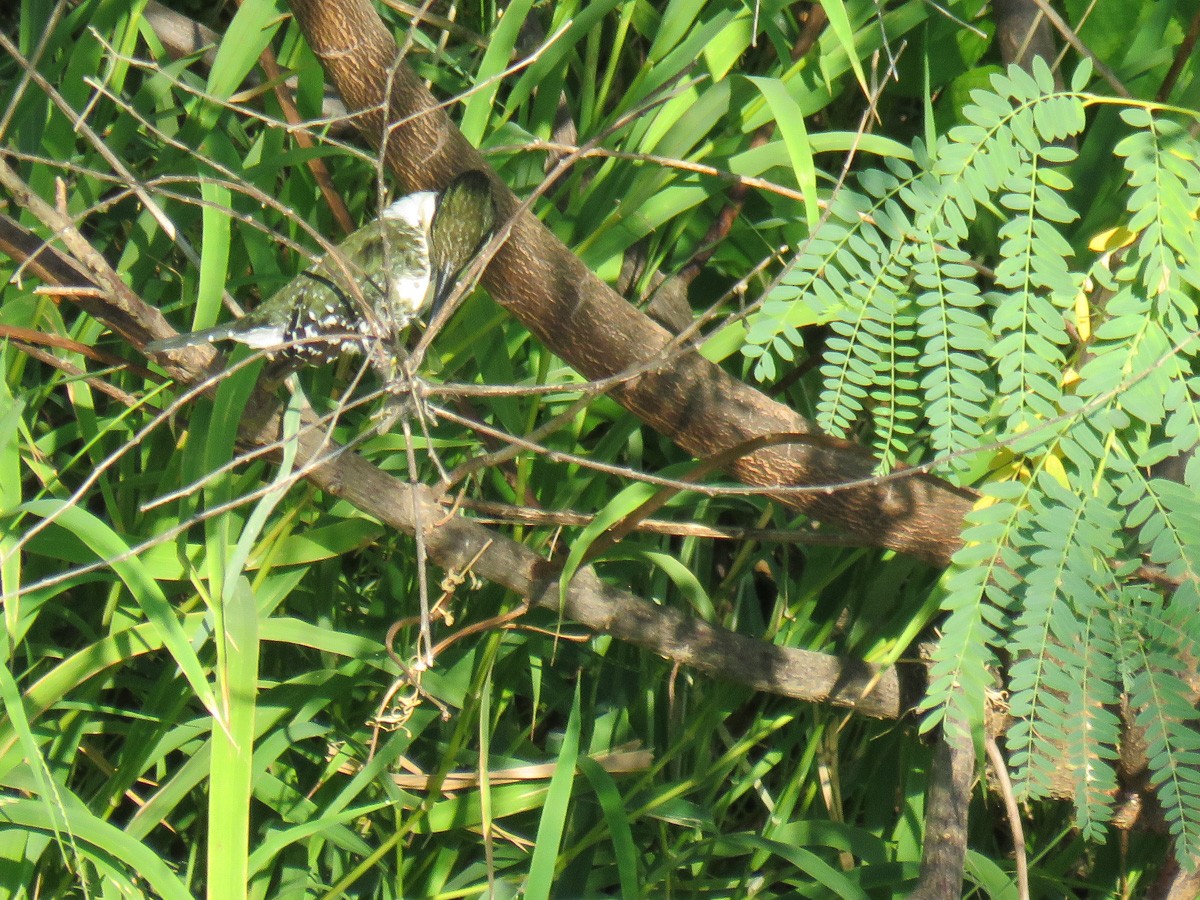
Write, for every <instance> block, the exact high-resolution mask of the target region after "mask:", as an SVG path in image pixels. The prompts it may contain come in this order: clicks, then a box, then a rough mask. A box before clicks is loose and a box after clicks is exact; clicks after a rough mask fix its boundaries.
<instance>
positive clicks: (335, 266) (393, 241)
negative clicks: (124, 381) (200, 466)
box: [146, 170, 496, 363]
mask: <svg viewBox="0 0 1200 900" xmlns="http://www.w3.org/2000/svg"><path fill="white" fill-rule="evenodd" d="M495 220H496V206H495V201H494V200H493V198H492V189H491V185H490V184H489V183H488V179H487V176H486V175H484V174H483V173H482V172H480V171H478V170H472V171H469V172H464V173H462V174H461V175H458V176H456V177H455V178H454V180H453V181H451V182H450V184H449V185H448V186H447V187H446V189H445V190H443V191H441V192H435V191H418V192H417V193H414V194H409V195H408V196H406V197H401V198H400V199H399V200H397V201H396V202H394V203H392V204H391V205H390V206H388V207H387V208H386V209H385V210H384V211H383V213H382V214H381V215H380V217H379V219H378V220H376V221H374V222H372V223H370V224H369V225H364V226H363V227H362V228H360V229H359V230H358V231H356V232H354V233H353V234H352V235H350V236H349V237H347V238H346V239H345V240H344V241H343V242H342V243H341V244H340V245H339V246H338V248H337V252H336V253H330V254H329V255H327V256H326V257H325V258H324V259H322V260H321V261H320V262H318V263H316V264H315V265H313V266H312V267H311V268H309V269H307V270H306V271H304V272H302V273H301V274H300V275H298V276H297V277H296V278H295V279H293V280H292V281H291V282H289V283H288V284H287V285H285V286H284V287H282V288H280V289H279V290H278V291H277V292H276V293H275V294H273V295H272V296H271V297H270V298H269V299H267V300H265V301H263V302H262V303H260V304H259V305H258V306H257V307H255V308H254V309H253V310H252V311H250V312H248V313H247V314H246V315H244V316H242V317H241V318H240V319H235V320H234V321H232V322H229V323H227V324H224V325H217V326H215V327H213V328H205V329H202V330H200V331H193V332H189V333H188V334H181V335H176V336H175V337H173V338H167V339H166V340H161V341H151V342H150V343H148V344H147V345H146V350H147V351H149V352H151V353H159V352H162V351H164V350H179V349H181V348H183V347H192V346H195V345H196V344H203V343H210V342H214V341H225V340H232V341H238V342H240V343H243V344H247V345H248V346H250V347H256V348H259V349H265V350H267V351H268V355H269V356H270V357H271V358H277V359H283V360H285V361H287V362H298V363H306V362H328V361H330V360H332V359H335V358H336V357H337V356H338V355H339V354H340V353H342V352H344V351H345V352H366V351H367V349H368V347H369V345H370V344H371V342H373V341H376V340H380V341H383V342H384V347H385V349H386V352H388V353H392V352H393V351H392V348H393V347H394V346H395V344H396V342H397V341H398V339H399V336H400V334H401V333H402V331H403V330H404V328H405V327H407V326H408V324H409V323H410V322H412V320H413V319H415V318H416V317H417V316H419V315H420V314H421V313H422V312H423V311H424V310H425V309H426V308H432V309H434V310H436V309H437V307H438V306H439V305H440V304H441V303H442V302H443V301H444V300H445V299H446V297H447V296H448V295H449V294H450V293H451V291H452V290H453V288H454V283H455V280H456V279H457V277H458V275H459V273H460V272H461V271H462V269H463V267H464V266H466V264H467V263H468V262H469V261H470V260H471V257H473V256H474V255H475V253H476V252H478V251H479V249H480V248H481V247H482V246H483V244H484V243H485V242H487V240H488V239H489V238H490V237H491V235H492V231H493V229H494V227H495ZM351 278H353V280H354V283H355V284H356V286H357V289H356V290H350V289H346V287H345V286H346V285H348V284H349V280H350V279H351ZM360 298H361V299H360ZM363 301H365V302H366V309H364V308H363V307H362V305H361V304H362V302H363Z"/></svg>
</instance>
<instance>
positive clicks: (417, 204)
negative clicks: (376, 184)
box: [382, 191, 438, 234]
mask: <svg viewBox="0 0 1200 900" xmlns="http://www.w3.org/2000/svg"><path fill="white" fill-rule="evenodd" d="M437 198H438V195H437V194H436V193H435V192H433V191H417V192H416V193H415V194H409V195H408V196H407V197H401V198H400V199H399V200H397V201H396V202H395V203H393V204H392V205H391V206H389V207H388V208H387V209H385V210H384V211H383V213H382V218H384V219H399V220H400V221H402V222H404V223H405V224H406V225H411V226H412V227H413V228H417V229H420V230H421V231H422V232H423V233H425V234H428V233H429V226H430V224H431V223H432V222H433V214H434V212H436V211H437Z"/></svg>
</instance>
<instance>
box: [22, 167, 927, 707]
mask: <svg viewBox="0 0 1200 900" xmlns="http://www.w3.org/2000/svg"><path fill="white" fill-rule="evenodd" d="M6 168H7V167H5V165H4V163H3V162H0V176H6V180H5V181H4V184H5V186H6V187H7V188H8V189H9V190H10V191H13V192H14V196H18V197H19V200H20V202H21V203H22V204H23V205H26V204H28V206H27V208H31V209H32V208H33V207H35V206H36V207H37V209H36V214H37V215H39V216H42V215H45V216H46V217H47V218H48V219H50V220H51V221H50V222H47V224H51V222H52V223H54V224H53V226H52V227H56V228H57V229H58V231H59V234H60V237H61V238H62V239H63V241H64V242H65V243H66V244H67V245H68V246H69V247H71V248H72V250H73V251H74V250H75V248H79V249H80V250H82V251H83V252H84V255H86V256H87V257H88V268H87V270H85V269H84V268H83V267H81V266H79V265H78V264H76V263H74V262H73V261H71V260H70V259H69V258H67V257H66V256H64V255H63V254H62V253H61V252H59V251H58V250H56V249H55V248H53V247H49V246H47V245H46V244H44V243H43V242H41V241H40V240H38V239H37V238H36V237H35V236H33V235H31V234H30V233H29V232H27V231H26V230H25V229H23V228H22V227H21V226H20V225H19V224H17V223H16V222H15V221H13V220H12V219H9V218H8V217H7V216H2V215H0V251H2V252H5V253H7V254H8V255H9V256H10V257H11V258H13V259H14V260H16V261H18V262H20V263H24V262H26V261H29V268H30V270H31V271H33V272H35V273H36V274H37V275H38V277H40V278H42V279H43V280H44V281H46V282H47V283H50V284H59V285H69V286H72V287H93V288H96V289H97V290H96V291H95V295H94V296H93V295H81V297H82V296H86V298H87V300H86V302H87V308H88V312H89V314H91V315H93V316H94V317H96V318H97V319H99V320H100V321H103V322H105V323H106V324H108V325H109V326H110V327H116V323H117V322H120V323H121V324H122V326H123V331H124V332H125V333H126V334H127V335H130V336H134V338H135V341H136V342H139V343H140V342H144V340H145V338H146V335H147V334H148V333H150V332H151V331H153V330H157V329H158V328H160V327H165V326H163V325H162V324H161V317H160V314H159V313H158V311H157V310H156V309H154V308H153V307H151V306H149V305H147V304H145V303H144V301H142V300H141V298H140V297H138V296H137V295H136V294H135V293H134V292H133V291H132V290H131V289H130V288H128V287H127V286H125V285H124V283H122V282H121V281H120V279H119V278H118V277H117V276H116V273H115V272H113V270H112V269H111V268H110V267H109V266H108V264H107V262H105V260H104V257H103V256H101V255H100V254H99V253H97V252H96V251H95V250H94V249H92V248H90V247H88V246H87V244H86V239H85V238H83V236H82V235H80V234H79V232H78V231H77V230H76V229H75V228H74V227H73V226H72V225H71V224H70V223H69V222H63V221H61V219H60V218H59V214H58V213H57V212H56V211H55V210H54V208H53V207H52V206H50V205H49V204H48V203H45V201H43V200H41V199H40V198H37V196H36V194H34V193H33V192H32V191H30V190H29V188H28V186H27V185H24V183H23V182H21V181H20V179H19V178H18V177H17V176H16V173H14V172H12V170H11V169H8V170H7V171H6ZM35 200H36V202H35ZM85 247H86V250H84V248H85ZM81 302H83V301H82V300H81ZM210 355H211V351H210ZM175 371H177V372H178V373H179V374H180V377H181V379H182V380H184V381H189V382H192V383H199V382H200V381H201V380H202V378H203V376H204V375H206V374H208V373H207V371H206V370H200V369H198V370H196V371H191V372H189V370H188V369H186V368H177V369H176V370H175ZM304 424H305V425H306V426H313V425H315V426H316V427H304V428H302V429H301V431H300V436H299V438H298V440H299V443H300V446H299V450H298V452H297V456H296V460H295V467H296V468H297V470H299V471H304V472H305V473H306V474H305V477H306V478H307V479H308V480H309V481H310V482H311V483H313V484H315V485H316V486H318V487H319V488H321V489H322V490H324V491H325V492H327V493H329V494H331V495H333V496H336V497H341V498H344V499H346V500H347V501H348V502H350V503H352V504H354V505H355V506H356V507H358V508H359V509H360V510H362V511H363V512H364V513H366V514H367V515H370V516H373V517H375V518H377V519H378V520H379V521H381V522H383V523H384V524H386V525H388V526H390V527H392V528H394V529H396V530H398V531H402V532H404V533H406V534H410V535H411V534H414V533H415V531H416V527H415V524H414V523H415V522H417V521H420V522H421V523H423V526H424V532H423V533H424V540H425V546H426V548H427V551H428V553H429V556H430V558H431V559H432V560H434V561H435V562H436V563H437V564H438V565H440V566H442V567H443V568H445V569H455V570H460V571H463V570H466V569H467V568H468V567H469V568H470V570H471V571H472V572H474V573H475V574H477V575H479V576H480V577H483V578H486V579H488V580H490V581H493V582H495V583H497V584H500V585H503V586H504V587H506V588H508V589H509V590H511V591H513V592H514V593H515V594H517V595H518V596H521V597H524V598H526V599H527V600H528V601H529V602H530V603H533V604H536V605H539V606H542V607H547V608H550V609H553V610H556V611H557V610H560V609H561V611H562V613H563V614H565V615H566V616H567V617H569V618H570V619H572V620H574V621H576V622H579V623H580V624H581V625H584V626H586V627H589V628H592V629H594V630H596V631H601V632H605V633H608V634H611V635H613V636H614V637H617V638H620V639H621V640H624V641H627V642H629V643H632V644H635V645H637V646H639V647H643V648H645V649H647V650H650V651H652V652H654V653H657V654H659V655H661V656H663V657H666V658H667V659H670V660H672V661H673V662H676V663H679V664H681V665H686V666H690V667H692V668H695V669H698V670H700V671H703V672H708V673H711V674H714V675H717V676H718V677H721V678H726V679H728V680H730V681H734V682H737V683H740V684H744V685H746V686H747V687H750V688H753V689H755V690H762V691H769V692H772V693H778V694H782V695H784V696H789V697H795V698H798V699H801V700H807V701H810V702H820V703H830V704H833V705H836V706H843V707H850V708H853V709H854V710H856V711H858V712H860V713H863V714H865V715H869V716H875V717H878V718H899V717H900V716H901V715H903V714H904V713H905V712H906V711H907V710H909V709H910V708H911V706H912V703H913V701H914V700H915V698H916V697H917V696H918V695H919V694H918V692H919V690H920V688H919V686H918V684H919V680H920V678H921V674H920V672H919V667H917V666H914V667H893V668H889V669H886V670H883V671H881V670H880V669H879V667H877V666H873V665H869V664H867V663H863V662H858V661H854V660H843V659H839V658H837V657H834V656H830V655H828V654H824V653H815V652H812V651H808V650H799V649H795V648H789V647H778V646H775V645H774V644H770V643H767V642H765V641H761V640H757V639H755V638H750V637H746V636H745V635H740V634H736V633H734V632H731V631H728V630H726V629H724V628H719V627H716V626H712V625H708V624H707V623H704V622H702V621H700V620H698V619H693V618H690V617H688V616H686V615H684V614H682V613H680V612H678V611H676V610H673V609H667V608H664V607H661V606H658V605H656V604H654V603H651V602H650V601H648V600H644V599H642V598H640V597H638V596H636V595H634V594H632V593H630V592H628V591H623V590H619V589H617V588H614V587H611V586H609V585H607V584H605V583H604V582H603V581H601V579H600V578H599V576H597V575H596V574H595V573H594V572H593V571H592V570H590V569H588V568H583V569H580V570H579V571H578V572H576V573H575V575H574V577H573V578H572V580H571V583H570V585H569V586H568V587H567V590H566V599H565V604H562V603H560V600H559V597H560V588H559V582H558V573H557V570H556V569H555V568H554V567H553V566H551V565H550V564H549V563H548V562H546V560H544V559H543V558H542V557H540V556H539V555H538V554H536V553H535V552H533V551H532V550H530V549H529V548H527V547H525V546H524V545H523V544H519V543H517V542H516V541H514V540H512V539H510V538H508V537H505V536H504V535H502V534H500V533H499V532H496V531H493V530H492V529H489V528H487V527H485V526H483V525H480V524H478V523H475V522H472V521H470V520H469V519H466V518H464V517H462V516H449V517H447V515H446V513H445V510H444V508H443V507H441V506H440V505H439V504H438V495H437V493H436V492H435V491H433V490H432V489H430V488H427V487H425V486H423V485H416V486H413V485H410V484H408V483H407V482H405V481H402V480H401V479H399V478H396V477H395V476H393V475H389V474H388V473H386V472H384V471H383V470H382V469H379V468H378V467H377V466H375V465H373V464H372V463H371V462H369V461H368V460H366V459H364V458H363V457H361V456H359V455H357V454H356V453H353V452H343V451H344V448H343V447H341V446H339V445H337V444H336V443H334V442H332V441H331V440H330V439H329V436H328V432H327V429H326V428H324V427H322V426H321V425H320V423H319V422H316V420H315V417H314V416H313V415H312V414H311V412H310V413H309V415H308V417H307V420H306V422H305V423H304ZM239 437H240V439H241V441H242V443H243V444H246V445H248V446H250V447H254V448H262V447H268V446H274V447H276V448H278V446H279V441H280V440H281V439H282V437H283V432H282V419H281V417H280V415H279V404H278V401H276V399H275V398H274V397H272V396H270V395H268V394H265V393H263V392H262V391H256V392H255V393H254V394H253V395H252V397H251V400H250V403H249V405H248V408H247V410H246V415H245V417H244V418H243V428H242V432H241V434H240V436H239ZM901 671H903V672H905V674H906V677H908V678H909V679H910V680H911V681H912V682H913V683H912V684H911V685H910V684H907V683H903V684H902V680H901V677H900V672H901Z"/></svg>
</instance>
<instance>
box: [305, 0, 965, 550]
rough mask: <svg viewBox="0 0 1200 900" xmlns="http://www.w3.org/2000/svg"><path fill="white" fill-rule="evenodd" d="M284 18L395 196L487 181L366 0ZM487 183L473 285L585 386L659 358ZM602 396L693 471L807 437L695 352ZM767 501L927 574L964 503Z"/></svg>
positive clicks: (828, 482) (769, 474) (799, 451)
mask: <svg viewBox="0 0 1200 900" xmlns="http://www.w3.org/2000/svg"><path fill="white" fill-rule="evenodd" d="M292 9H293V11H294V13H295V15H296V19H297V21H298V22H299V24H300V27H301V28H302V29H303V31H304V33H305V35H306V36H307V38H308V41H309V44H310V45H311V47H312V49H313V51H314V52H315V53H316V54H317V56H318V58H320V59H321V61H322V64H323V65H324V67H325V71H326V73H327V74H328V76H329V78H330V80H331V81H332V82H333V83H334V85H335V86H336V87H337V88H338V91H339V92H340V93H341V95H342V97H343V99H345V101H346V104H347V106H348V108H349V109H351V110H352V111H354V112H357V113H359V115H357V116H356V118H355V121H356V123H357V124H358V126H359V128H360V129H361V130H362V132H363V134H364V136H365V137H366V138H367V140H369V141H371V142H372V144H373V145H375V146H376V147H379V148H380V149H381V151H382V153H383V157H384V160H385V162H386V164H387V165H388V166H389V167H390V168H391V170H392V171H393V172H395V173H396V174H397V176H398V177H399V179H400V181H401V182H402V183H403V185H404V187H405V188H406V189H409V190H416V189H429V188H436V187H440V186H442V185H444V184H445V183H446V182H447V181H449V180H450V178H451V177H453V176H454V175H455V174H456V173H458V172H460V171H463V170H465V169H470V168H479V169H484V170H487V164H486V162H485V160H484V159H483V157H482V156H481V155H480V154H479V153H478V151H476V150H475V148H474V147H472V146H471V145H470V144H469V143H468V142H467V141H466V139H465V138H464V137H463V136H462V134H461V133H460V132H459V131H458V129H457V128H455V127H454V125H453V124H452V122H451V121H450V119H449V117H448V116H447V115H446V114H445V112H443V111H442V110H441V109H440V108H439V107H438V104H437V103H436V101H435V99H434V97H433V96H432V95H431V94H430V93H429V92H428V91H427V90H426V89H425V87H424V85H423V84H422V82H421V81H420V79H419V78H417V76H416V75H415V73H413V71H412V70H411V69H410V68H409V67H408V66H407V65H405V64H404V63H403V61H397V58H396V57H397V49H396V43H395V41H394V40H393V38H392V35H391V34H390V33H389V32H388V30H387V28H386V27H385V26H384V24H383V22H382V21H381V20H380V19H379V16H378V15H377V13H376V12H375V10H374V8H373V7H372V6H371V4H370V2H369V0H293V2H292ZM389 88H390V90H389ZM388 123H398V124H396V125H395V126H394V127H390V128H389V127H388ZM493 184H494V186H495V195H496V198H497V203H498V205H499V207H500V209H501V212H502V214H503V215H505V216H513V215H514V214H516V217H515V219H514V220H513V222H512V231H511V235H510V237H509V239H508V240H507V242H506V243H505V244H504V246H503V247H501V248H500V250H499V252H498V253H497V254H496V256H495V258H494V259H493V260H492V262H491V264H490V265H489V266H488V269H487V272H486V273H485V276H484V283H485V284H486V286H487V288H488V290H489V291H490V292H491V294H492V296H493V297H494V298H495V299H496V300H497V301H498V302H500V303H501V304H503V305H504V306H505V308H507V309H508V310H509V311H510V312H511V313H512V314H513V315H514V316H516V317H517V318H519V319H520V320H521V321H522V323H524V324H525V326H526V327H528V328H529V329H530V330H531V331H532V332H534V334H536V335H537V336H538V338H539V339H541V341H542V342H543V343H544V344H545V345H546V346H548V347H549V348H551V349H552V350H553V351H554V352H555V353H557V354H558V355H560V356H561V357H562V358H563V359H565V360H567V361H568V362H569V363H570V364H571V365H572V366H573V367H575V368H576V369H577V370H578V371H579V372H580V373H582V374H583V375H585V376H586V377H588V378H592V379H597V378H604V377H606V376H611V375H614V374H617V373H621V372H627V371H637V370H638V369H639V367H642V366H644V365H645V364H646V363H648V362H654V361H656V360H659V359H660V357H661V356H662V355H663V351H664V348H666V347H667V345H668V343H669V342H670V340H671V335H670V334H669V333H668V332H667V331H666V330H665V329H663V328H661V327H659V326H658V325H656V324H655V323H654V322H653V321H652V320H651V319H649V318H648V317H647V316H645V315H644V314H642V313H641V312H639V311H638V310H637V309H635V308H634V307H633V306H632V305H630V304H629V303H627V302H626V301H625V300H624V299H623V298H622V297H620V296H619V295H618V294H616V293H615V292H614V291H612V290H611V289H609V288H608V287H607V286H606V285H605V284H604V283H602V282H601V281H600V280H599V279H597V278H596V277H595V275H593V274H592V273H591V272H590V271H589V270H588V269H587V268H586V267H585V266H584V265H583V263H582V262H580V261H579V259H577V258H576V257H575V256H574V255H573V254H572V253H571V252H570V251H569V250H568V249H567V248H566V247H564V246H563V244H562V243H561V242H560V241H559V240H558V239H557V238H556V237H554V235H553V234H552V233H551V232H550V230H549V229H547V228H546V227H545V226H543V225H542V224H541V223H540V222H539V221H538V220H537V219H536V218H535V217H534V216H533V215H532V214H530V213H527V212H525V213H519V214H518V213H517V208H518V205H519V204H518V200H517V198H516V197H515V196H514V195H513V194H512V193H511V192H510V191H509V190H508V188H507V187H506V186H505V185H504V184H503V183H501V182H500V181H499V179H497V178H495V177H494V176H493ZM612 396H613V397H614V398H615V399H616V400H617V401H619V402H620V403H622V404H623V405H624V406H625V407H626V408H628V409H629V410H630V411H632V412H633V413H634V414H635V415H637V416H638V417H639V418H641V419H642V420H643V421H644V422H646V423H647V424H648V425H650V426H651V427H653V428H654V429H656V430H657V431H659V432H661V433H662V434H664V435H666V436H667V437H669V438H670V439H671V440H673V441H674V442H675V443H676V444H677V445H678V446H680V447H681V448H683V449H684V450H685V451H687V452H688V453H691V454H692V455H694V456H696V457H698V458H701V459H703V458H705V457H708V456H711V455H713V454H715V453H719V452H721V451H722V450H726V449H728V448H730V447H734V446H737V445H739V444H743V443H745V442H747V441H749V440H751V439H753V438H756V437H762V436H764V435H775V434H808V433H812V432H813V430H814V429H813V427H812V425H811V424H810V423H809V422H807V421H806V420H805V419H803V418H802V417H800V416H798V415H797V414H796V413H795V412H793V411H792V410H790V409H788V408H787V407H785V406H782V405H781V404H778V403H775V402H773V401H772V400H770V399H769V398H767V397H766V396H764V395H763V394H762V393H760V392H759V391H756V390H754V389H753V388H751V387H749V386H748V385H746V384H744V383H742V382H741V381H738V380H737V379H736V378H734V377H733V376H731V375H729V374H728V373H727V372H725V371H724V370H722V369H721V368H720V367H718V366H716V365H714V364H712V363H710V362H708V361H707V360H705V359H704V358H703V357H701V356H700V355H699V354H697V353H694V352H685V353H677V354H674V355H671V354H669V353H668V354H667V358H666V359H665V361H659V362H654V365H653V367H652V368H650V369H649V370H648V371H645V372H644V373H643V374H641V375H639V376H637V377H636V378H633V379H632V380H630V381H627V382H625V383H623V384H622V385H621V386H619V387H617V388H615V389H614V390H613V392H612ZM873 467H874V461H873V460H872V459H871V456H870V454H869V453H867V452H866V451H865V450H863V449H862V448H860V447H858V446H856V445H854V444H852V443H849V442H832V441H829V442H820V443H812V442H805V443H802V444H790V445H782V446H773V447H769V448H764V449H760V450H757V451H756V452H754V453H751V454H748V455H746V456H744V457H741V458H739V459H738V460H737V461H735V462H733V463H732V464H731V465H730V466H729V471H730V472H731V473H732V474H733V475H735V476H736V477H737V478H739V479H740V480H741V481H743V482H745V483H746V484H750V485H763V486H765V487H770V486H777V485H803V486H820V487H836V486H837V485H841V484H845V483H848V482H859V481H862V480H864V479H869V478H870V475H871V472H872V470H873ZM765 493H767V494H770V493H771V492H770V491H769V490H767V491H765ZM772 496H776V498H777V499H778V500H779V501H780V502H782V503H785V504H787V505H788V506H790V507H792V508H794V509H797V510H800V511H802V512H804V513H806V514H808V515H810V516H812V517H813V518H815V519H818V520H821V521H824V522H828V523H830V524H832V525H835V526H836V527H837V528H838V529H839V530H841V531H842V532H844V533H847V534H850V535H852V536H854V537H855V538H857V539H858V540H859V541H861V542H862V543H863V544H864V545H868V546H879V547H889V548H892V549H895V550H899V551H902V552H904V553H910V554H913V555H914V556H917V557H919V558H921V559H924V560H926V561H928V562H930V563H932V564H935V565H945V564H946V563H947V562H948V561H949V559H950V556H951V554H952V553H953V552H954V551H955V549H957V548H958V546H959V530H960V528H961V525H962V518H963V516H964V515H965V514H966V512H967V511H968V510H969V509H970V508H971V504H972V497H971V495H970V494H969V492H966V491H961V490H957V489H955V488H953V487H951V486H950V485H948V484H946V483H945V482H943V481H940V480H939V479H936V478H933V477H929V476H925V475H914V476H913V477H911V478H905V479H898V480H895V481H889V482H887V483H883V484H870V485H866V486H858V487H855V488H852V489H842V490H836V489H834V490H817V491H813V492H811V493H804V494H795V493H792V494H778V495H772Z"/></svg>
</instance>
